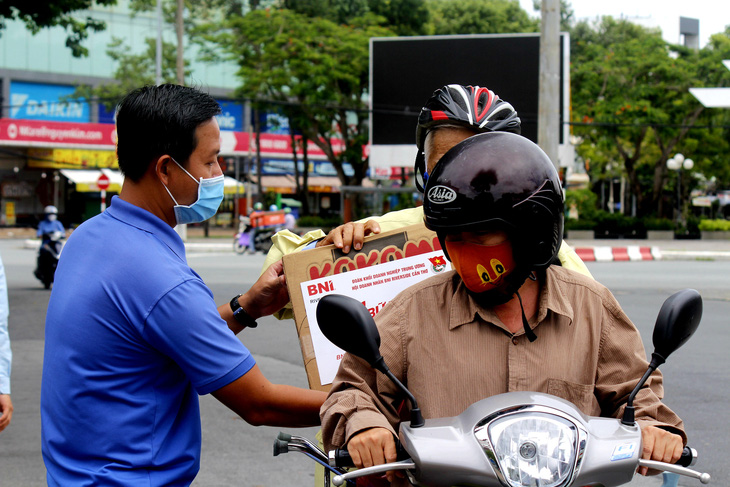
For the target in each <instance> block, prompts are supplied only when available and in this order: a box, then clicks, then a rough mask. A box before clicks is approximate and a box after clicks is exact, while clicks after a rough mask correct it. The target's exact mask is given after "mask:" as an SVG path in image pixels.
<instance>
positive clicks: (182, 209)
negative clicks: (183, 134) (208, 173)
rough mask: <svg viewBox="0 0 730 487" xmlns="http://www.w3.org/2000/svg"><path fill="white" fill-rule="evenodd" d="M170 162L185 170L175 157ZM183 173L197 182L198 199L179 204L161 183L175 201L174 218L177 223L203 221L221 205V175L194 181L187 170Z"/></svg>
mask: <svg viewBox="0 0 730 487" xmlns="http://www.w3.org/2000/svg"><path fill="white" fill-rule="evenodd" d="M170 159H172V158H170ZM172 162H174V163H175V164H177V166H178V167H179V168H180V169H182V170H183V171H185V168H184V167H182V166H181V165H180V164H178V162H177V161H176V160H175V159H172ZM185 174H187V175H188V176H190V178H191V179H192V180H193V181H195V182H196V183H198V199H197V200H196V201H195V203H193V204H192V205H190V206H186V205H179V204H178V203H177V200H176V199H175V197H174V196H173V195H172V193H170V190H169V189H167V186H165V185H164V184H163V186H165V189H166V190H167V194H169V195H170V198H172V201H174V202H175V208H174V210H175V220H176V221H177V224H178V225H184V224H186V223H200V222H204V221H205V220H207V219H208V218H210V217H212V216H213V215H215V214H216V212H217V211H218V207H219V206H220V205H221V201H223V175H222V174H221V175H220V176H217V177H214V178H207V179H205V178H200V181H196V180H195V178H194V177H193V175H192V174H190V173H189V172H187V171H185Z"/></svg>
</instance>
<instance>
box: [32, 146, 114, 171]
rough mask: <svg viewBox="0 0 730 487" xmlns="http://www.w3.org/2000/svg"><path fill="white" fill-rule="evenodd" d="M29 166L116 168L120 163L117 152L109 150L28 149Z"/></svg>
mask: <svg viewBox="0 0 730 487" xmlns="http://www.w3.org/2000/svg"><path fill="white" fill-rule="evenodd" d="M28 167H51V168H57V169H86V168H102V167H108V168H113V169H116V168H118V167H119V164H117V155H116V153H115V152H114V151H109V150H83V149H28Z"/></svg>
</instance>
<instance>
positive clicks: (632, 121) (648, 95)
mask: <svg viewBox="0 0 730 487" xmlns="http://www.w3.org/2000/svg"><path fill="white" fill-rule="evenodd" d="M727 56H730V37H728V32H726V33H725V34H718V35H716V36H714V37H713V42H711V43H710V44H709V45H708V46H707V47H705V48H703V49H701V50H699V51H693V50H691V49H686V48H684V47H682V46H675V45H670V44H668V43H666V42H665V41H663V40H662V38H661V35H660V33H659V32H658V31H657V30H652V29H646V28H644V27H641V26H638V25H636V24H633V23H631V22H629V21H627V20H615V19H613V18H611V17H604V18H602V19H601V20H600V21H598V22H596V23H589V22H581V23H578V24H577V25H576V26H575V28H574V29H573V30H572V32H571V57H572V60H571V87H572V106H573V112H572V121H573V122H574V123H575V124H576V126H574V133H575V135H578V136H579V137H580V138H581V140H582V142H581V144H580V146H579V147H578V154H579V155H580V156H581V157H582V158H583V159H584V160H585V161H586V165H587V166H588V169H589V173H590V175H591V176H592V178H593V179H594V180H598V179H601V178H603V177H605V176H619V175H624V176H626V177H627V178H628V181H629V188H628V189H629V193H630V194H631V195H634V196H636V198H637V203H638V212H639V215H641V216H644V215H650V214H657V215H659V216H666V215H667V214H669V212H670V211H671V208H666V207H663V201H664V199H663V198H662V195H663V192H664V191H665V188H666V186H667V184H668V183H669V184H671V183H673V181H672V180H673V179H676V176H675V175H674V174H670V172H669V171H668V170H667V168H666V161H667V159H668V158H669V157H671V156H673V155H674V154H676V153H677V152H682V153H683V154H685V155H686V156H688V157H691V158H692V159H693V160H694V161H695V169H694V171H699V172H702V173H704V175H705V176H706V177H707V178H710V177H711V176H716V178H717V179H718V180H719V179H722V180H723V181H728V177H730V168H729V167H728V166H730V164H729V161H728V159H729V158H728V151H729V145H728V142H727V139H728V136H729V135H730V132H728V130H727V128H720V126H724V127H727V124H728V122H730V117H728V114H727V113H726V112H727V110H725V111H719V110H703V107H702V106H701V105H700V104H699V102H698V101H697V100H696V99H695V98H694V97H693V96H692V95H691V94H690V93H689V88H690V87H694V86H701V85H702V84H707V85H708V86H723V83H725V85H727V84H728V83H730V76H728V75H727V73H726V72H727V70H724V69H723V67H722V65H721V64H720V61H721V59H727ZM581 124H584V125H581ZM700 125H701V126H702V127H697V128H695V126H700ZM707 125H715V126H716V127H718V128H709V129H708V128H707V127H706V126H707ZM718 152H721V153H723V154H724V157H718ZM713 153H714V155H713ZM718 159H719V160H718ZM723 159H724V160H723ZM720 161H722V163H720V164H718V162H720ZM696 184H697V182H696V181H695V179H694V175H693V174H691V173H688V174H685V176H684V180H683V183H682V190H683V191H682V196H683V198H684V199H686V198H687V195H688V194H689V192H690V190H691V189H693V187H694V186H695V185H696Z"/></svg>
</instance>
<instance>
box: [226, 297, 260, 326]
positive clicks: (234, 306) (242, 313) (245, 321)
mask: <svg viewBox="0 0 730 487" xmlns="http://www.w3.org/2000/svg"><path fill="white" fill-rule="evenodd" d="M240 297H241V295H240V294H239V295H238V296H234V298H233V299H231V311H233V317H234V318H235V319H236V321H237V322H238V323H239V324H241V325H243V326H245V327H246V328H256V327H257V326H258V323H256V320H254V319H253V318H252V317H251V315H250V314H248V313H247V312H246V310H245V309H243V307H241V305H240V304H239V303H238V298H240Z"/></svg>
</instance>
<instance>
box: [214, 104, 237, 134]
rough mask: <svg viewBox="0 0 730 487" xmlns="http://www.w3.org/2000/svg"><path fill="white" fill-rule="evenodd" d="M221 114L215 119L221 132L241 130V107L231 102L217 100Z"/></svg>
mask: <svg viewBox="0 0 730 487" xmlns="http://www.w3.org/2000/svg"><path fill="white" fill-rule="evenodd" d="M217 101H218V104H219V105H220V106H221V114H220V115H218V116H217V117H215V118H216V119H217V120H218V126H219V127H220V129H221V130H233V131H235V132H240V131H241V130H243V105H241V104H240V103H235V102H232V101H225V100H217Z"/></svg>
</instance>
